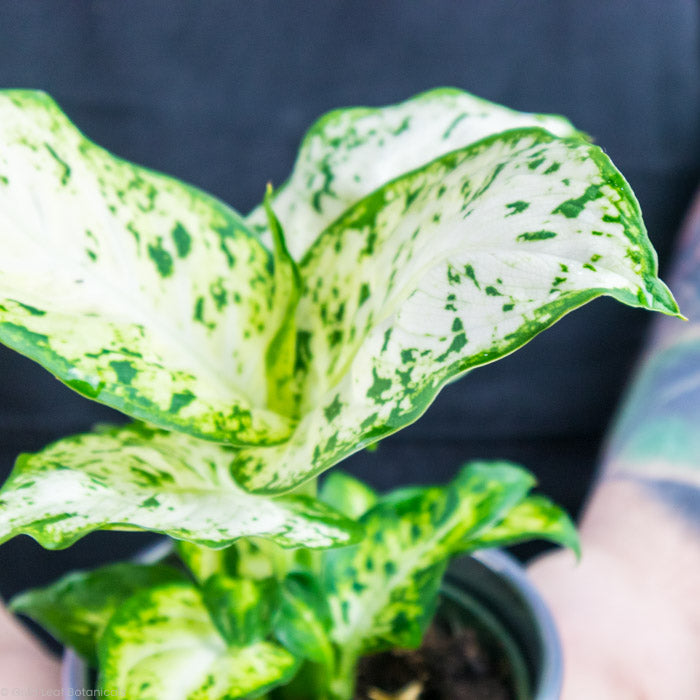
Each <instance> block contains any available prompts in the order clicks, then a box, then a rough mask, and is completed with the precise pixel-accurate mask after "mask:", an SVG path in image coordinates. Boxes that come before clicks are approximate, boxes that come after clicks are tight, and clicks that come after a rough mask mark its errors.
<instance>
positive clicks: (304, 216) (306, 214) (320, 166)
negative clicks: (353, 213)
mask: <svg viewBox="0 0 700 700" xmlns="http://www.w3.org/2000/svg"><path fill="white" fill-rule="evenodd" d="M524 126H540V127H543V128H545V129H548V130H549V131H551V132H552V133H554V134H557V135H558V136H576V135H579V136H583V135H582V134H581V133H580V132H577V131H576V129H574V127H573V126H572V125H571V123H570V122H569V121H568V120H566V119H564V118H563V117H558V116H553V115H544V114H526V113H523V112H515V111H513V110H511V109H508V108H506V107H502V106H501V105H497V104H494V103H493V102H488V101H487V100H483V99H481V98H479V97H475V96H474V95H470V94H469V93H466V92H463V91H461V90H457V89H453V88H440V89H437V90H431V91H429V92H425V93H422V94H420V95H417V96H415V97H413V98H411V99H410V100H407V101H406V102H402V103H400V104H396V105H391V106H388V107H381V108H367V107H354V108H350V109H338V110H335V111H333V112H330V113H328V114H326V115H325V116H323V117H321V118H320V119H319V120H318V121H317V122H316V123H315V124H314V125H313V126H312V127H311V129H310V130H309V132H308V133H307V134H306V137H305V138H304V142H303V143H302V145H301V149H300V151H299V156H298V158H297V162H296V165H295V166H294V172H293V173H292V175H291V177H290V178H289V180H288V181H287V182H286V183H285V184H284V185H282V187H280V188H279V189H278V190H277V192H276V193H275V196H274V199H272V204H273V205H274V208H275V211H276V212H277V214H278V215H279V217H280V218H281V220H282V221H283V222H284V225H285V227H286V228H287V231H288V232H289V233H291V236H290V239H289V241H288V243H289V247H290V249H291V251H292V254H293V255H294V257H295V258H296V259H301V258H302V257H303V255H304V253H305V252H306V251H307V249H308V248H309V246H310V245H311V244H312V243H313V242H314V241H315V240H316V238H317V237H318V235H319V234H320V233H321V231H323V230H324V229H325V228H326V227H327V226H328V225H329V224H330V223H331V222H332V221H334V220H335V219H336V218H337V217H338V216H340V215H341V214H342V213H343V211H345V209H347V208H348V207H350V206H352V205H353V204H355V202H357V201H358V200H360V199H362V198H363V197H365V196H366V195H368V194H369V193H370V192H372V191H374V190H375V189H377V188H378V187H381V186H382V185H384V184H385V183H387V182H388V181H389V180H393V179H394V178H396V177H398V176H399V175H402V174H403V173H407V172H409V171H410V170H414V169H415V168H418V167H420V166H422V165H425V163H428V162H429V161H431V160H434V159H435V158H437V157H439V156H442V155H444V154H446V153H449V152H450V151H454V150H456V149H458V148H463V147H464V146H467V145H468V144H470V143H473V142H475V141H478V140H480V139H482V138H484V137H486V136H489V135H491V134H495V133H498V132H500V131H505V130H506V129H513V128H516V127H524ZM247 221H248V223H249V224H250V225H251V226H252V227H254V228H255V229H256V230H257V231H258V232H259V233H260V234H261V235H262V236H263V239H264V240H266V241H269V240H270V228H269V225H268V222H267V219H266V216H265V212H264V208H263V207H258V208H257V209H256V210H255V211H254V212H252V213H251V214H250V215H249V217H248V219H247Z"/></svg>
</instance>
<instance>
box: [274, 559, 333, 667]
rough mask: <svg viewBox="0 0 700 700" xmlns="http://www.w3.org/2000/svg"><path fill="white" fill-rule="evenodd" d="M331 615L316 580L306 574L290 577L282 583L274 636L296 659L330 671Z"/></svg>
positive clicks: (299, 573)
mask: <svg viewBox="0 0 700 700" xmlns="http://www.w3.org/2000/svg"><path fill="white" fill-rule="evenodd" d="M330 628H331V612H330V608H329V607H328V602H327V601H326V597H325V595H324V591H323V590H322V588H321V585H320V583H319V581H318V580H317V579H316V578H315V577H314V576H312V575H311V574H309V573H303V572H296V573H292V574H289V575H288V576H287V578H285V580H284V581H283V582H282V587H281V600H280V604H279V608H278V610H277V615H276V617H275V634H276V636H277V638H278V639H279V640H280V642H282V644H283V645H284V646H285V648H287V649H289V650H290V651H291V652H292V653H293V654H294V655H295V656H297V657H301V658H306V659H310V660H311V661H315V662H317V663H320V664H323V665H324V666H326V667H328V668H330V667H331V666H332V664H333V662H334V655H333V654H334V652H333V647H332V646H331V643H330V639H329V632H330Z"/></svg>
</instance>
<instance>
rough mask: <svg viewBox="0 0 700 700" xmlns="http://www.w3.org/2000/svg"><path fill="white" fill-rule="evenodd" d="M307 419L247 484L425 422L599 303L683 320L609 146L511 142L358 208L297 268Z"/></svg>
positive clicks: (240, 462)
mask: <svg viewBox="0 0 700 700" xmlns="http://www.w3.org/2000/svg"><path fill="white" fill-rule="evenodd" d="M299 268H300V271H301V274H302V278H303V280H304V290H303V294H302V297H301V300H300V302H299V306H298V309H297V368H298V377H299V381H300V383H301V384H302V386H303V400H302V409H301V415H302V418H301V421H300V423H299V425H298V427H297V428H296V430H295V432H294V433H293V435H292V437H291V438H290V440H289V441H288V442H287V443H285V444H282V445H279V446H274V447H271V448H268V449H265V450H260V449H255V448H244V449H242V450H241V453H240V454H239V456H238V458H237V460H236V463H235V464H234V470H235V473H236V477H237V479H238V480H239V482H240V483H241V484H242V485H244V486H245V487H246V488H248V489H251V490H259V491H275V490H279V489H285V488H290V487H292V486H294V485H295V484H297V483H299V482H301V481H303V480H304V479H305V478H307V477H308V476H309V475H311V474H316V473H319V472H321V471H323V470H324V469H326V468H327V467H328V466H330V465H332V464H334V463H335V462H337V461H338V460H340V459H342V458H343V457H345V456H346V455H348V454H350V453H351V452H353V451H355V450H357V449H360V448H362V447H363V446H365V445H367V444H369V443H371V442H373V441H375V440H376V439H378V438H379V437H382V436H383V435H386V434H388V433H391V432H393V431H395V430H398V429H399V428H401V427H403V426H405V425H407V424H408V423H411V422H412V421H414V420H415V419H416V418H418V417H419V416H420V415H421V414H422V413H423V412H424V411H425V409H426V408H427V407H428V405H429V404H430V403H431V402H432V400H433V399H434V398H435V396H436V394H437V392H438V391H439V390H440V388H441V387H442V386H443V385H444V384H445V383H446V382H448V381H450V380H451V379H454V378H455V377H457V376H459V375H460V374H462V373H464V372H465V371H467V370H469V369H471V368H473V367H476V366H478V365H481V364H484V363H487V362H492V361H493V360H496V359H499V358H501V357H503V356H505V355H507V354H509V353H510V352H513V351H514V350H516V349H517V348H518V347H520V346H521V345H523V344H524V343H526V342H528V341H529V340H531V339H532V338H533V337H534V336H535V335H537V334H538V333H539V332H541V331H542V330H544V329H546V328H548V327H549V326H551V325H552V324H553V323H554V322H556V321H557V320H558V319H559V318H560V317H561V316H563V315H564V314H566V313H568V312H569V311H571V310H573V309H575V308H577V307H579V306H581V305H582V304H584V303H586V302H588V301H590V300H592V299H594V298H595V297H598V296H600V295H603V294H608V295H610V296H612V297H614V298H616V299H617V300H619V301H622V302H624V303H626V304H629V305H631V306H640V307H646V308H650V309H655V310H660V311H663V312H666V313H677V306H676V304H675V302H674V300H673V298H672V296H671V295H670V292H669V291H668V289H667V288H666V287H665V286H664V285H663V283H662V282H660V280H658V278H657V276H656V271H657V263H656V257H655V254H654V251H653V249H652V248H651V245H650V243H649V240H648V238H647V234H646V231H645V229H644V225H643V222H642V219H641V215H640V212H639V207H638V204H637V202H636V200H635V198H634V195H633V194H632V192H631V190H630V189H629V187H628V185H627V184H626V182H625V181H624V180H623V178H622V176H621V175H620V174H619V172H618V171H617V170H616V169H615V167H614V166H613V165H612V163H611V162H610V160H609V159H608V158H607V157H606V156H605V155H604V154H603V153H602V151H601V150H600V149H598V148H596V147H594V146H591V145H590V144H588V143H586V142H583V141H581V140H580V139H574V140H563V139H558V138H556V137H554V136H552V135H551V134H550V133H548V132H546V131H543V130H541V129H536V128H532V129H519V130H513V131H509V132H504V133H501V134H498V135H495V136H492V137H489V138H487V139H485V140H483V141H480V142H478V143H476V144H473V145H471V146H469V147H467V148H465V149H462V150H459V151H454V152H452V153H450V154H448V155H445V156H442V157H441V158H439V159H437V160H435V161H433V162H432V163H430V164H428V165H426V166H425V167H423V168H421V169H419V170H416V171H414V172H412V173H409V174H408V175H405V176H403V177H401V178H399V179H397V180H394V181H393V182H390V183H389V184H387V185H385V186H384V187H382V188H381V189H379V190H377V191H375V192H374V193H372V194H371V195H370V196H368V197H367V198H366V199H364V200H362V201H360V202H359V203H358V204H356V205H355V206H353V207H352V208H350V209H349V210H348V211H346V212H345V213H344V214H343V215H342V216H341V217H340V218H339V219H337V220H336V221H335V222H334V223H333V224H332V225H331V226H330V227H329V228H327V229H326V230H325V231H324V232H323V234H322V235H321V236H320V237H319V238H318V240H317V241H316V243H315V244H314V246H313V247H312V248H311V249H310V250H309V252H308V253H307V254H306V256H305V257H304V259H303V260H302V261H301V263H300V266H299Z"/></svg>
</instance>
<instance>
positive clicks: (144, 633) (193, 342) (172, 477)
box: [0, 89, 678, 700]
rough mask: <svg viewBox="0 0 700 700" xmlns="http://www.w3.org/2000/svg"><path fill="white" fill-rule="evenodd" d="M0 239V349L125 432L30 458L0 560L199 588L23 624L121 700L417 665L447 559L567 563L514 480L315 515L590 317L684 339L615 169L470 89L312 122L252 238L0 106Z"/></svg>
mask: <svg viewBox="0 0 700 700" xmlns="http://www.w3.org/2000/svg"><path fill="white" fill-rule="evenodd" d="M0 219H1V221H0V246H1V247H2V250H3V255H2V258H1V259H0V342H3V343H5V344H6V345H8V346H9V347H12V348H14V349H16V350H17V351H19V352H21V353H23V354H25V355H27V356H28V357H30V358H31V359H33V360H35V361H37V362H39V363H40V364H42V365H43V366H44V367H45V368H46V369H48V370H49V371H50V372H52V373H53V374H54V375H55V376H56V377H58V378H59V379H60V380H61V381H63V382H65V383H66V384H67V385H68V386H70V387H71V388H73V389H75V390H76V391H78V392H80V393H82V394H84V395H85V396H88V397H89V398H91V399H94V400H96V401H100V402H102V403H105V404H108V405H110V406H112V407H114V408H117V409H119V410H121V411H122V412H124V413H125V414H127V415H129V416H131V417H132V418H134V419H136V421H135V422H134V423H132V424H131V425H128V426H126V427H121V428H99V429H96V430H94V431H93V432H91V433H88V434H85V435H78V436H73V437H68V438H65V439H63V440H61V441H59V442H57V443H54V444H53V445H49V446H48V447H47V448H45V449H44V450H42V451H40V452H38V453H36V454H32V455H21V456H20V457H19V459H18V461H17V463H16V465H15V468H14V470H13V472H12V474H11V476H10V478H9V479H8V481H7V482H6V483H5V485H4V486H3V487H2V489H1V490H0V541H4V540H6V539H8V538H10V537H13V536H15V535H17V534H20V533H25V534H29V535H31V536H32V537H34V538H35V539H36V540H38V541H39V542H40V543H41V544H42V545H43V546H45V547H48V548H61V547H65V546H68V545H69V544H71V543H72V542H74V541H75V540H77V539H78V538H80V537H82V536H83V535H85V534H87V533H89V532H91V531H93V530H95V529H144V530H152V531H155V532H161V533H165V534H168V535H170V536H171V537H173V538H175V539H176V540H178V544H177V551H178V553H179V555H180V556H181V558H182V560H183V562H184V563H185V565H186V567H187V568H188V569H189V572H190V573H191V575H192V580H190V578H189V576H188V575H187V574H185V573H178V572H173V571H171V570H169V569H166V568H163V567H131V568H129V567H124V568H120V565H116V566H115V567H112V568H109V567H107V568H104V569H100V570H97V571H95V572H92V573H87V574H79V575H75V576H74V577H73V578H71V577H69V578H67V579H64V580H62V581H60V582H58V583H57V584H55V585H54V586H51V587H49V588H47V589H44V590H43V591H30V592H29V593H27V594H25V595H24V596H21V597H19V598H18V599H16V601H15V602H14V607H15V609H16V610H17V611H19V612H23V613H25V614H28V615H30V616H32V617H34V618H35V619H36V620H37V621H39V622H40V623H41V624H44V625H45V626H46V627H47V629H49V630H50V631H51V632H52V633H53V634H55V635H56V636H57V637H58V638H59V639H61V640H64V641H66V642H67V643H69V644H71V645H73V646H75V647H76V648H77V649H78V650H79V651H80V652H81V653H82V654H84V655H85V656H86V658H88V659H90V660H92V661H94V659H95V657H97V658H98V660H99V665H100V684H101V688H103V689H105V690H108V691H109V690H119V691H120V692H124V691H125V692H126V693H127V695H128V697H130V698H133V700H148V699H153V700H155V699H156V698H158V699H165V698H167V699H168V700H177V699H178V698H183V700H184V698H199V699H200V700H205V699H207V698H211V699H214V698H216V699H220V700H223V699H224V698H228V699H232V698H253V697H261V696H263V695H267V694H269V697H270V698H275V700H277V699H278V698H284V700H289V699H291V698H300V697H304V693H307V692H308V693H310V694H311V695H313V697H314V698H317V699H318V700H323V699H326V700H346V699H347V698H350V697H351V696H352V692H353V673H354V669H355V665H356V663H357V660H358V658H359V656H360V655H361V654H364V653H368V652H371V651H377V650H381V649H385V648H387V647H389V646H394V645H399V646H415V645H417V644H418V643H419V642H420V639H421V637H422V634H423V632H424V630H425V628H426V626H427V625H428V623H429V621H430V619H431V617H432V614H433V612H434V610H435V607H436V605H437V601H438V593H439V587H440V580H441V577H442V574H443V572H444V570H445V568H446V566H447V563H448V561H449V559H450V558H451V557H453V556H455V555H457V554H460V553H465V552H469V551H472V550H474V549H476V548H478V547H483V546H493V545H496V544H509V543H512V542H517V541H520V540H521V539H523V538H525V537H543V538H546V539H550V540H552V541H554V542H557V543H560V544H564V545H566V546H570V547H573V548H575V549H576V548H577V547H578V544H577V538H576V533H575V530H574V528H573V525H572V524H571V522H570V520H569V519H568V517H567V516H566V515H565V514H564V513H563V512H562V511H561V510H560V509H559V508H557V507H556V506H554V505H553V504H552V503H550V502H549V501H548V500H546V499H545V498H543V497H541V496H530V495H528V493H529V490H530V489H531V487H532V485H533V480H532V478H531V477H530V476H529V475H528V474H527V473H526V472H524V471H523V470H521V469H520V468H517V467H514V466H513V465H509V464H506V463H492V464H486V463H476V464H472V465H468V466H466V467H465V468H464V469H463V470H462V471H461V472H460V473H459V475H458V476H457V477H456V478H455V479H454V481H453V482H452V483H450V484H449V485H447V486H444V487H439V486H434V487H407V488H402V489H399V490H397V491H395V492H393V493H391V494H389V495H385V496H379V495H377V494H376V493H375V492H374V491H373V490H372V489H371V488H369V487H368V486H366V485H364V484H362V483H361V482H360V481H358V480H356V479H354V478H353V477H350V476H348V475H344V474H340V473H336V474H333V475H331V476H330V477H329V478H328V479H326V481H325V482H324V485H323V488H322V491H321V494H320V496H319V497H318V498H316V497H315V496H314V494H313V492H309V489H311V491H312V490H313V483H314V481H313V477H314V476H316V475H318V474H320V473H322V472H323V471H324V470H326V469H328V468H329V467H330V466H332V465H334V464H336V463H337V462H339V461H340V460H342V459H343V458H344V457H346V456H347V455H349V454H351V453H352V452H355V451H357V450H359V449H362V448H365V447H369V446H371V445H373V444H375V443H376V442H377V441H378V440H379V439H380V438H382V437H384V436H386V435H388V434H390V433H393V432H395V431H397V430H399V429H401V428H403V427H404V426H406V425H408V424H409V423H411V422H413V421H414V420H416V419H417V418H418V417H419V416H420V415H421V414H422V413H423V412H424V411H425V410H426V409H427V408H428V406H429V405H430V403H431V402H432V401H433V400H434V398H435V396H436V395H437V393H438V392H439V391H440V389H441V388H442V387H443V386H444V385H445V384H446V383H447V382H450V381H452V380H454V379H456V378H457V377H459V376H461V375H462V374H464V373H466V372H468V371H470V370H471V369H473V368H475V367H478V366H480V365H483V364H485V363H488V362H492V361H494V360H498V359H500V358H502V357H504V356H506V355H508V354H509V353H511V352H513V351H514V350H516V349H518V348H519V347H521V346H522V345H523V344H524V343H527V342H528V341H529V340H531V339H532V338H533V337H534V336H536V335H537V334H538V333H540V332H541V331H543V330H545V329H546V328H548V327H550V326H551V325H552V324H553V323H555V322H556V321H557V320H558V319H559V318H561V317H562V316H563V315H564V314H566V313H568V312H570V311H572V310H574V309H575V308H577V307H579V306H581V305H582V304H584V303H587V302H588V301H590V300H592V299H594V298H596V297H598V296H601V295H609V296H611V297H613V298H615V299H617V300H619V301H621V302H623V303H625V304H628V305H631V306H637V307H642V308H648V309H652V310H657V311H661V312H663V313H667V314H672V315H677V314H678V309H677V306H676V304H675V301H674V300H673V298H672V296H671V294H670V292H669V291H668V289H667V288H666V287H665V286H664V284H663V283H662V282H661V281H660V280H659V279H658V276H657V262H656V256H655V253H654V251H653V248H652V247H651V244H650V242H649V239H648V237H647V234H646V231H645V228H644V224H643V222H642V218H641V214H640V211H639V206H638V204H637V201H636V199H635V198H634V195H633V193H632V192H631V190H630V188H629V186H628V185H627V183H626V182H625V180H624V178H623V177H622V175H621V174H620V173H619V172H618V171H617V169H616V168H615V167H614V165H613V164H612V163H611V162H610V160H609V159H608V158H607V156H606V155H605V154H604V153H603V152H602V151H601V150H600V149H599V148H597V147H596V146H593V145H591V144H590V143H589V141H588V139H587V137H586V136H585V135H584V134H581V133H580V132H578V131H577V130H576V129H575V128H574V127H573V126H572V125H571V124H570V123H569V122H568V121H567V120H566V119H564V118H562V117H557V116H550V115H535V114H522V113H518V112H514V111H512V110H509V109H506V108H504V107H501V106H499V105H494V104H491V103H489V102H486V101H484V100H480V99H478V98H475V97H473V96H471V95H468V94H466V93H463V92H461V91H459V90H451V89H440V90H435V91H431V92H428V93H425V94H423V95H419V96H417V97H415V98H413V99H411V100H408V101H406V102H404V103H401V104H398V105H394V106H390V107H385V108H379V109H369V108H357V109H346V110H338V111H335V112H332V113H330V114H328V115H326V116H325V117H323V118H321V119H320V120H319V122H317V124H315V125H314V126H313V127H312V128H311V130H310V131H309V133H308V134H307V136H306V138H305V139H304V142H303V144H302V146H301V150H300V153H299V157H298V160H297V163H296V165H295V168H294V171H293V172H292V174H291V176H290V178H289V180H288V181H287V182H286V183H285V184H284V185H282V186H281V187H280V188H279V189H278V190H277V191H274V190H273V189H272V188H271V187H270V188H268V192H267V194H266V196H265V199H264V201H263V203H262V204H261V206H260V207H258V208H257V209H255V210H254V211H253V212H252V213H251V214H250V215H249V216H248V217H246V218H244V217H241V216H240V215H239V214H237V213H236V212H235V211H233V210H232V209H230V208H229V207H228V206H226V205H225V204H223V203H221V202H219V201H218V200H216V199H214V198H212V197H210V196H209V195H207V194H205V193H203V192H200V191H198V190H197V189H195V188H193V187H190V186H188V185H185V184H183V183H180V182H177V181H176V180H174V179H172V178H169V177H167V176H164V175H160V174H158V173H154V172H152V171H150V170H148V169H145V168H142V167H139V166H137V165H133V164H131V163H127V162H125V161H123V160H120V159H119V158H116V157H114V156H112V155H111V154H109V153H107V152H106V151H104V150H103V149H102V148H100V147H99V146H97V145H95V144H93V143H91V142H90V141H88V140H87V139H86V138H85V137H84V136H83V135H82V134H81V133H80V132H79V131H78V130H77V129H76V128H75V127H74V126H73V125H72V124H71V123H70V122H69V120H68V119H67V118H66V116H65V115H64V114H63V113H62V112H61V110H60V109H59V107H58V106H57V105H56V104H55V103H54V102H53V101H52V100H51V98H49V97H48V96H46V95H44V94H43V93H39V92H33V91H23V90H7V91H1V92H0ZM300 489H305V490H306V492H300ZM295 547H298V548H299V549H297V550H294V549H292V548H295ZM311 549H324V551H323V553H318V552H311V551H310V550H311ZM183 572H184V569H183ZM112 584H113V585H112ZM69 613H70V615H69ZM96 648H97V654H96V652H95V649H96ZM295 674H298V675H295ZM292 679H294V680H293V681H292ZM290 681H292V683H291V685H288V688H289V692H288V694H285V692H286V691H284V690H282V689H281V686H282V685H284V684H288V683H289V682H290Z"/></svg>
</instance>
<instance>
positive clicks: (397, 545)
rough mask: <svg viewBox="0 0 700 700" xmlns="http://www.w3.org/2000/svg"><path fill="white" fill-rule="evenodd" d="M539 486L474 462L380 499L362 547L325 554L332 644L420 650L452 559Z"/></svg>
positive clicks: (498, 466) (352, 650)
mask: <svg viewBox="0 0 700 700" xmlns="http://www.w3.org/2000/svg"><path fill="white" fill-rule="evenodd" d="M533 483H534V479H533V478H532V476H530V475H529V474H528V473H527V472H526V471H524V470H523V469H521V468H519V467H515V466H513V465H510V464H507V463H473V464H470V465H468V466H466V467H465V468H463V470H462V471H461V472H460V473H459V475H458V476H457V477H456V478H455V479H454V480H453V482H452V483H450V484H449V485H448V486H445V487H422V488H412V489H407V490H405V491H401V490H400V491H397V492H395V493H393V494H390V495H389V496H387V497H385V498H383V499H380V501H379V502H378V503H377V505H375V506H374V507H373V508H372V509H370V510H369V511H368V512H367V513H365V515H364V516H362V518H361V519H360V524H361V525H362V526H363V528H364V531H365V536H364V538H363V540H362V542H361V543H360V544H358V545H356V546H354V547H348V548H344V549H339V550H335V551H332V552H331V551H329V552H326V553H325V554H324V560H325V569H324V582H325V589H326V593H327V595H328V600H329V605H330V608H331V613H332V616H333V626H332V631H331V634H332V639H333V641H334V642H335V643H336V644H337V645H338V646H339V647H341V648H343V649H344V650H345V651H344V653H345V654H351V655H352V654H355V655H358V654H363V653H369V652H373V651H379V650H382V649H386V648H390V647H394V646H398V647H415V646H417V645H418V644H419V643H420V641H421V639H422V635H423V632H424V631H425V629H426V627H427V625H428V623H429V622H430V620H431V619H432V615H433V613H434V610H435V605H436V600H437V593H438V590H439V587H440V582H441V579H442V574H443V573H444V570H445V567H446V566H447V563H448V561H449V559H450V557H451V556H453V555H454V554H456V553H458V552H459V551H461V547H462V543H463V542H464V541H465V540H468V539H470V538H476V537H477V536H478V535H479V534H480V533H482V532H484V531H486V530H487V529H488V528H489V527H490V526H492V525H493V524H495V523H497V522H498V521H500V520H501V519H502V518H503V517H504V515H505V514H506V513H507V512H508V511H509V510H510V509H511V508H513V506H515V505H516V504H517V503H519V502H520V501H522V499H523V498H524V497H525V495H526V494H527V492H528V490H529V489H530V488H531V487H532V485H533Z"/></svg>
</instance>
